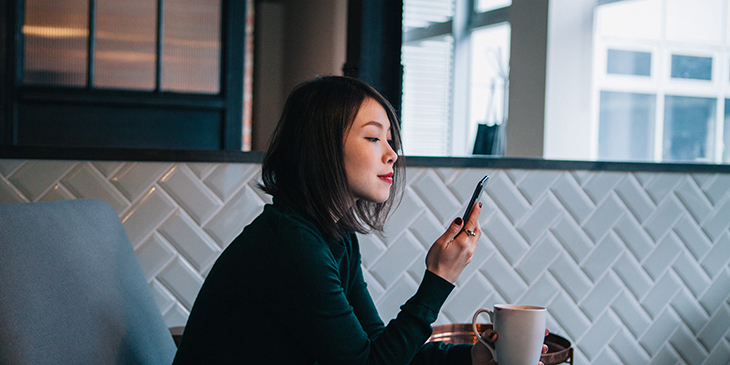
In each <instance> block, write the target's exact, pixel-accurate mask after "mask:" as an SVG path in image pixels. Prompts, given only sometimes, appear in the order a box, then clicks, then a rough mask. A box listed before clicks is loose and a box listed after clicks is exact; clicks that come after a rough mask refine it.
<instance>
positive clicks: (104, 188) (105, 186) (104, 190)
mask: <svg viewBox="0 0 730 365" xmlns="http://www.w3.org/2000/svg"><path fill="white" fill-rule="evenodd" d="M61 183H62V184H63V186H65V187H66V188H67V189H68V190H69V191H70V192H71V193H72V194H73V195H74V196H76V197H77V198H87V199H88V198H93V199H100V200H103V201H105V202H107V203H109V205H111V206H112V208H114V211H116V212H117V214H121V213H122V212H124V210H125V209H127V207H128V206H129V202H128V201H127V200H126V199H125V198H124V197H123V196H122V194H120V193H119V191H118V190H117V189H115V188H114V186H112V184H110V183H109V182H108V181H107V180H106V179H105V178H104V177H103V176H101V174H99V173H98V172H97V171H96V169H94V168H93V167H91V165H90V164H89V163H80V164H78V165H76V167H75V168H74V169H73V170H71V172H69V173H68V174H66V175H65V176H64V177H63V178H62V179H61Z"/></svg>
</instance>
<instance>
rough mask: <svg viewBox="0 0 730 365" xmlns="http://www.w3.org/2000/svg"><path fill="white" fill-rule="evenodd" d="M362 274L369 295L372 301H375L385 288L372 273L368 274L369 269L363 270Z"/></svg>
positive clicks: (383, 292)
mask: <svg viewBox="0 0 730 365" xmlns="http://www.w3.org/2000/svg"><path fill="white" fill-rule="evenodd" d="M362 275H363V278H364V279H365V283H366V284H367V285H368V292H369V293H370V297H371V298H373V301H375V302H377V301H378V299H380V297H382V296H383V294H385V289H384V288H383V286H382V285H380V283H378V281H377V280H376V279H375V278H374V277H373V276H372V275H370V271H369V270H363V272H362Z"/></svg>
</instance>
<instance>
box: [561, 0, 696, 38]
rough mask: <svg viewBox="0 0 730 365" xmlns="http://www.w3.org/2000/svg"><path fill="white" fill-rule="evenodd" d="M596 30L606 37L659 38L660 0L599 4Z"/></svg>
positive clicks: (577, 0) (576, 0)
mask: <svg viewBox="0 0 730 365" xmlns="http://www.w3.org/2000/svg"><path fill="white" fill-rule="evenodd" d="M583 1H584V0H571V2H581V3H582V2H583ZM683 1H686V0H683ZM692 1H693V3H694V0H692ZM596 31H597V33H598V34H601V35H603V36H606V37H626V38H629V39H637V38H641V39H659V37H661V33H662V0H633V1H617V2H614V3H610V4H605V5H600V6H598V7H597V8H596Z"/></svg>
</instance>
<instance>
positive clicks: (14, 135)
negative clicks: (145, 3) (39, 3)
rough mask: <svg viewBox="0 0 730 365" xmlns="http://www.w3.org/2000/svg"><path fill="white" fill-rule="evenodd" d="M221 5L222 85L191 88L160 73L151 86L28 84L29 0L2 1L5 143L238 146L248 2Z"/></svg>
mask: <svg viewBox="0 0 730 365" xmlns="http://www.w3.org/2000/svg"><path fill="white" fill-rule="evenodd" d="M93 1H94V0H91V3H90V4H91V5H90V7H91V8H93ZM160 4H162V0H158V6H159V5H160ZM221 7H222V9H221V17H222V18H221V58H220V62H221V67H220V92H219V93H218V94H194V93H179V92H162V91H160V90H159V72H158V75H157V79H158V82H156V84H157V86H156V90H153V91H131V90H113V89H94V88H89V87H88V85H87V87H85V88H71V87H57V86H38V85H23V84H22V83H21V80H22V65H23V62H22V57H23V44H22V42H23V37H22V33H21V29H22V23H23V21H22V19H24V16H23V15H24V14H23V8H24V1H23V0H9V1H6V2H4V9H3V10H4V12H3V15H2V21H3V24H4V25H3V26H1V27H0V59H2V60H3V61H4V67H3V68H2V69H1V70H0V83H1V85H0V87H2V92H3V93H2V94H3V95H2V97H1V98H0V146H39V147H108V148H153V149H178V150H180V149H183V150H184V149H202V150H238V151H240V150H241V148H242V143H243V135H242V133H243V79H244V72H243V68H244V45H245V43H244V39H245V23H246V22H245V13H246V2H245V1H236V0H221ZM158 18H159V17H158ZM158 22H159V20H158ZM158 34H159V33H158ZM158 43H159V40H158ZM158 64H159V59H158ZM87 67H93V66H91V65H90V62H87ZM90 81H91V80H89V82H88V84H90V83H91V82H90ZM34 113H35V114H39V113H42V115H44V117H38V116H37V115H36V116H34ZM100 115H104V118H100ZM125 115H126V116H125ZM45 116H53V117H45ZM64 116H65V117H64ZM69 116H73V118H70V117H69ZM140 126H144V127H140ZM46 127H48V128H46ZM24 128H25V130H24ZM49 131H55V132H49ZM59 131H62V132H61V133H62V135H58V134H57V133H58V132H59ZM201 134H202V135H203V136H204V137H207V138H200V137H201Z"/></svg>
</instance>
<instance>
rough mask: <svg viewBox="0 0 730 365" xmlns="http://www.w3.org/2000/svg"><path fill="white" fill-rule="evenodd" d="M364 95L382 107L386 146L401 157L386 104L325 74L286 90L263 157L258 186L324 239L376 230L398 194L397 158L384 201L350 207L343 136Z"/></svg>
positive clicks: (365, 88)
mask: <svg viewBox="0 0 730 365" xmlns="http://www.w3.org/2000/svg"><path fill="white" fill-rule="evenodd" d="M367 98H370V99H373V100H375V101H377V102H378V103H379V104H380V105H381V106H382V107H383V109H385V112H386V114H387V116H388V119H389V121H390V129H391V137H392V142H391V147H392V148H393V150H395V151H396V153H398V154H399V155H401V153H400V152H401V138H400V127H399V124H398V119H397V117H396V114H395V111H394V110H393V107H392V106H391V105H390V103H389V102H388V101H387V100H386V99H385V98H384V97H383V96H382V95H380V93H378V92H377V91H375V89H373V88H372V87H371V86H369V85H367V84H366V83H364V82H362V81H360V80H358V79H354V78H350V77H343V76H325V77H318V78H316V79H313V80H310V81H306V82H304V83H302V84H300V85H298V86H297V87H296V88H294V90H293V91H292V92H291V94H289V97H288V98H287V100H286V104H285V105H284V110H283V112H282V114H281V118H280V119H279V123H278V125H277V126H276V130H275V131H274V134H273V136H272V139H271V143H270V144H269V149H268V151H267V153H266V155H265V157H264V159H263V163H262V172H261V175H262V176H261V178H262V181H263V185H262V186H261V188H262V189H263V190H264V191H265V192H267V193H269V194H271V195H272V196H274V198H277V199H282V200H284V201H285V202H286V203H287V204H289V205H291V206H292V207H294V209H296V210H298V211H299V213H301V214H302V215H304V216H305V217H307V218H308V219H311V220H312V221H314V222H315V223H316V224H317V225H318V226H319V228H320V229H321V230H322V233H323V234H324V235H325V237H327V238H328V239H340V238H341V237H342V235H343V233H344V232H347V231H350V232H359V233H366V232H368V231H370V230H376V231H382V230H383V225H384V223H385V219H386V217H387V215H388V213H389V211H390V210H391V209H392V207H393V205H394V203H395V202H399V201H400V198H401V196H402V191H403V187H402V184H403V181H404V178H405V176H404V175H405V168H404V163H405V161H404V159H403V157H402V156H399V158H398V159H397V160H396V161H395V163H394V166H393V169H394V174H393V185H392V186H391V188H390V196H389V198H388V200H387V201H385V202H383V203H374V202H368V201H364V200H358V201H357V203H356V204H355V205H354V206H353V205H352V196H353V194H352V192H351V190H350V187H349V184H348V182H347V175H346V174H345V163H344V139H345V133H347V131H348V129H349V127H350V126H351V125H352V123H353V122H354V120H355V117H356V115H357V113H358V111H359V110H360V107H361V106H362V104H363V102H364V101H365V100H366V99H367ZM334 217H338V218H339V219H338V220H336V219H335V218H334Z"/></svg>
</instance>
